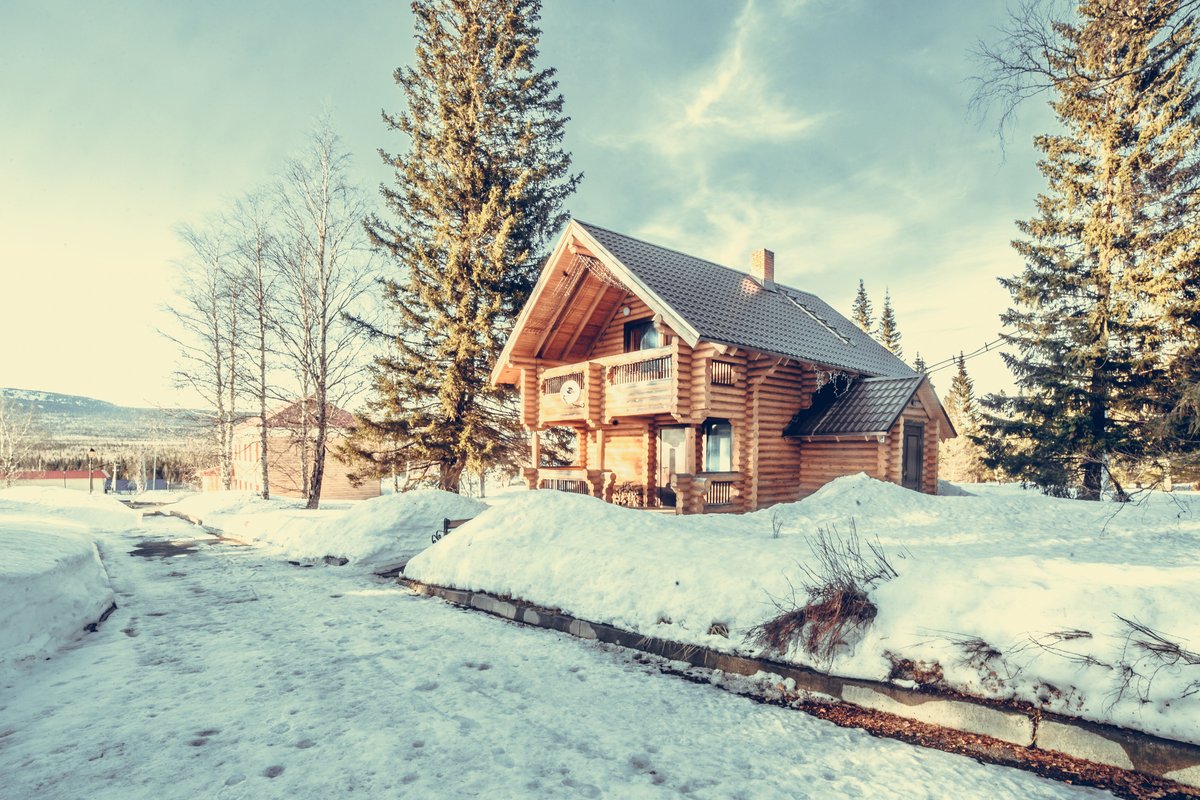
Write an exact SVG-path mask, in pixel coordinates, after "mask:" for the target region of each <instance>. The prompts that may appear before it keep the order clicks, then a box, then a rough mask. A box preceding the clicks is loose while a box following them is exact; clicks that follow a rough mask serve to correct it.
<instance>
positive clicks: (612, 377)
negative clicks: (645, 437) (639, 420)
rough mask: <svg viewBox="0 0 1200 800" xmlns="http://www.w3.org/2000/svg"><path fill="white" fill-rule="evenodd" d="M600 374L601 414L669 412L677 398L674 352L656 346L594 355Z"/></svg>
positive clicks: (628, 414)
mask: <svg viewBox="0 0 1200 800" xmlns="http://www.w3.org/2000/svg"><path fill="white" fill-rule="evenodd" d="M596 362H597V363H598V364H600V367H601V369H602V370H603V376H604V406H603V408H604V418H605V419H613V418H615V417H623V416H637V415H640V414H662V413H666V412H669V411H670V410H671V407H672V405H674V404H675V403H676V402H677V400H678V398H677V397H676V394H677V393H678V383H677V381H676V380H675V372H676V370H675V352H674V348H672V347H669V346H668V347H657V348H655V349H653V350H639V351H636V352H633V353H622V354H621V355H619V356H608V357H606V358H599V359H596Z"/></svg>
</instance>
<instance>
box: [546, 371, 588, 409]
mask: <svg viewBox="0 0 1200 800" xmlns="http://www.w3.org/2000/svg"><path fill="white" fill-rule="evenodd" d="M587 374H588V370H587V365H586V364H567V365H566V366H562V367H554V368H552V369H548V370H546V371H545V372H544V373H542V391H541V397H539V398H538V404H539V409H540V413H541V418H542V422H569V421H571V420H584V419H587V418H588V416H589V415H588V386H587ZM568 384H573V386H574V387H575V388H574V389H573V390H569V391H563V387H564V386H567V385H568Z"/></svg>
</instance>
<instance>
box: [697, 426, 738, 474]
mask: <svg viewBox="0 0 1200 800" xmlns="http://www.w3.org/2000/svg"><path fill="white" fill-rule="evenodd" d="M714 434H716V435H715V436H714ZM702 436H703V439H704V449H703V453H704V471H705V472H733V471H734V467H733V452H734V451H733V423H732V422H730V421H729V420H727V419H723V418H719V417H714V418H710V419H706V420H704V425H703V428H702ZM723 440H724V441H727V442H728V445H727V449H725V452H724V453H722V452H721V450H722V449H723V448H721V445H720V442H721V441H723ZM714 444H716V446H717V450H716V451H715V455H716V457H717V458H716V460H717V461H718V463H717V464H716V465H714V464H712V463H711V462H712V461H713V460H714V459H713V458H712V456H713V455H714V451H713V450H712V447H713V445H714Z"/></svg>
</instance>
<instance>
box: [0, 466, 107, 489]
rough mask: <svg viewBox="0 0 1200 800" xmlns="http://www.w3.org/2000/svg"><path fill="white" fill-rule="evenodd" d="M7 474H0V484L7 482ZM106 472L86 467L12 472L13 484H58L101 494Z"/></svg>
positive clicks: (66, 487) (61, 486)
mask: <svg viewBox="0 0 1200 800" xmlns="http://www.w3.org/2000/svg"><path fill="white" fill-rule="evenodd" d="M7 480H8V476H6V475H3V474H0V485H2V484H4V483H7ZM107 480H108V473H107V472H105V471H104V470H102V469H94V470H92V471H91V472H89V471H88V470H86V469H43V470H23V471H21V472H14V473H13V474H12V481H13V485H14V486H58V487H60V488H63V489H80V490H82V491H85V492H86V491H88V489H89V488H91V489H92V490H93V491H95V492H97V493H100V494H102V493H103V492H104V482H105V481H107Z"/></svg>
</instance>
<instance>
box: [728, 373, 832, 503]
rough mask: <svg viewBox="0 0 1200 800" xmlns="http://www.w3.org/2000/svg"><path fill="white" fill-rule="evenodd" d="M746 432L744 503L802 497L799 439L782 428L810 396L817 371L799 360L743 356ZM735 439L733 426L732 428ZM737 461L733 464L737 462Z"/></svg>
mask: <svg viewBox="0 0 1200 800" xmlns="http://www.w3.org/2000/svg"><path fill="white" fill-rule="evenodd" d="M746 382H747V391H746V393H745V394H744V402H745V408H746V411H745V424H744V425H743V428H744V430H745V438H744V440H743V442H742V445H741V447H740V448H739V449H740V450H741V453H742V462H741V463H742V464H743V465H744V466H743V467H742V469H741V471H742V473H743V476H744V477H743V484H744V485H743V497H744V500H743V503H742V505H743V507H744V509H745V510H747V511H752V510H755V509H759V508H765V507H766V506H770V505H774V504H775V503H786V502H791V501H793V500H797V499H799V497H800V479H799V476H800V463H801V454H800V445H799V444H798V443H796V442H793V441H790V440H788V439H784V438H783V429H784V428H786V427H787V424H788V423H789V422H790V421H791V419H792V417H793V416H794V415H795V414H796V412H797V411H799V410H800V409H801V408H807V407H808V405H809V404H811V402H812V392H813V389H814V387H815V375H814V373H813V372H812V370H811V369H805V368H804V366H803V365H802V364H798V363H795V362H791V361H784V360H780V359H776V358H771V357H768V356H755V357H751V358H750V359H748V361H747V366H746ZM734 439H735V442H734V445H735V447H737V446H738V443H737V441H736V439H737V432H736V429H735V432H734ZM735 467H736V464H735Z"/></svg>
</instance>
